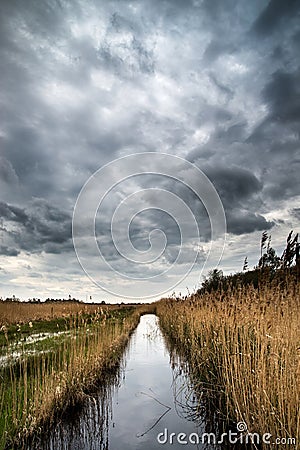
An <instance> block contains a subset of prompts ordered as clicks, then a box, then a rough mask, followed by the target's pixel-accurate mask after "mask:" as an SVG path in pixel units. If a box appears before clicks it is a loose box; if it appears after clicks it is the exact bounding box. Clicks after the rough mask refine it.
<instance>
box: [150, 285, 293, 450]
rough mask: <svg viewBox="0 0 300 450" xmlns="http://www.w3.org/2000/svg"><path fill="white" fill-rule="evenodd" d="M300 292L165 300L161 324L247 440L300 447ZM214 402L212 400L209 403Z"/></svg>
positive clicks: (273, 289) (247, 291) (289, 288)
mask: <svg viewBox="0 0 300 450" xmlns="http://www.w3.org/2000/svg"><path fill="white" fill-rule="evenodd" d="M299 306H300V288H299V283H296V282H295V280H294V279H291V280H290V281H289V282H288V284H287V285H286V286H285V287H284V288H280V287H279V286H278V285H276V284H273V285H268V286H265V287H261V289H260V290H257V289H254V288H252V287H249V286H247V287H242V286H241V287H236V288H234V289H229V290H228V291H227V292H222V291H218V292H214V293H211V294H201V295H199V294H198V295H193V296H191V297H190V298H189V299H188V300H186V301H181V300H179V301H178V300H175V299H174V300H162V301H160V302H159V303H158V306H157V312H158V315H159V317H160V324H161V326H162V328H163V330H164V331H165V332H166V334H167V335H168V336H169V337H171V339H172V340H173V342H175V346H176V348H177V349H179V352H181V354H184V355H185V357H186V358H187V360H188V362H189V366H190V369H191V373H192V374H193V378H194V380H196V383H198V387H199V390H202V391H204V392H205V391H206V392H210V391H213V392H214V393H215V392H218V394H219V395H218V396H217V397H218V398H219V402H218V408H219V414H220V416H223V417H224V418H225V419H226V420H227V422H228V421H229V420H234V421H236V422H238V421H244V422H245V423H246V424H247V425H248V429H249V430H250V432H258V433H260V435H262V434H263V433H267V432H268V433H271V434H272V435H273V436H277V437H292V438H297V439H298V442H299V439H300V326H299V324H300V308H299ZM212 397H215V395H213V396H212Z"/></svg>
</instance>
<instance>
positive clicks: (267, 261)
mask: <svg viewBox="0 0 300 450" xmlns="http://www.w3.org/2000/svg"><path fill="white" fill-rule="evenodd" d="M267 241H268V243H267V245H266V242H267ZM264 249H266V252H264V253H263V250H264ZM260 255H261V256H260V259H259V261H258V267H259V268H260V269H264V268H266V267H268V268H269V269H271V271H272V272H275V271H276V270H277V269H278V268H279V267H280V258H279V256H277V255H276V252H275V250H274V249H273V248H272V247H271V235H270V236H268V233H267V232H266V231H264V232H263V234H262V238H261V246H260Z"/></svg>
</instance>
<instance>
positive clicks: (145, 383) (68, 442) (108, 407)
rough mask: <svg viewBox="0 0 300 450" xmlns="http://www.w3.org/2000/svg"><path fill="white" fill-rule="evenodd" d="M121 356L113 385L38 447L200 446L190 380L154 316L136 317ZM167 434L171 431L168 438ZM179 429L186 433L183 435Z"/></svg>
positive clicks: (74, 449)
mask: <svg viewBox="0 0 300 450" xmlns="http://www.w3.org/2000/svg"><path fill="white" fill-rule="evenodd" d="M124 360H125V362H124V367H123V368H121V371H120V374H119V377H118V381H117V382H116V380H115V385H114V384H113V383H112V384H111V385H110V386H107V387H106V388H105V390H102V391H99V393H98V394H97V396H96V397H95V395H93V396H92V397H91V399H90V401H89V402H88V405H87V406H86V407H84V408H83V410H82V411H81V413H80V414H79V416H78V417H77V419H75V420H74V418H72V420H70V421H69V422H63V423H61V424H60V425H59V426H57V427H56V428H55V430H54V431H53V432H52V433H51V435H50V437H49V438H48V439H46V441H44V442H43V443H42V444H41V443H40V447H39V448H43V449H47V450H79V449H80V450H83V449H84V450H85V449H87V450H96V449H97V450H104V449H105V450H135V449H145V450H152V449H153V450H154V449H163V448H170V449H179V448H180V449H182V448H194V449H197V448H198V449H202V448H204V446H202V445H201V444H198V445H196V443H194V442H195V434H197V435H201V433H203V432H204V430H202V429H201V428H199V425H197V424H196V423H195V422H193V421H192V420H191V417H190V411H191V409H192V406H193V398H192V396H193V395H192V390H191V387H190V382H189V379H188V377H187V376H186V375H185V374H184V372H183V371H181V370H180V369H179V368H178V366H177V368H176V367H174V364H172V363H171V361H170V354H169V352H168V350H167V347H166V344H165V341H164V338H163V336H162V333H161V331H160V329H159V326H158V318H157V317H156V316H155V315H153V314H147V315H144V316H142V317H141V320H140V323H139V325H138V327H137V329H136V330H135V332H134V334H133V335H132V337H131V340H130V343H129V346H128V349H127V352H126V355H125V357H124ZM172 366H173V367H172ZM194 406H195V405H194ZM171 433H175V434H176V435H173V436H171ZM179 433H185V434H186V435H187V438H184V436H179ZM193 436H194V438H193ZM188 438H191V440H192V443H191V442H188V443H187V444H184V443H183V442H182V443H180V441H185V440H187V441H189V439H188ZM178 439H179V442H178ZM205 448H206V449H208V448H209V447H208V446H207V445H206V446H205ZM214 448H215V447H214Z"/></svg>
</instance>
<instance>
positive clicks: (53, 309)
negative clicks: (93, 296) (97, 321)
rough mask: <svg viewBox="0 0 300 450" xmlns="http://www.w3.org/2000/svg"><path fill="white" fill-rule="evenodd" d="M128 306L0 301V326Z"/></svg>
mask: <svg viewBox="0 0 300 450" xmlns="http://www.w3.org/2000/svg"><path fill="white" fill-rule="evenodd" d="M122 307H128V305H125V304H124V305H102V304H94V305H92V304H88V303H77V302H69V301H67V302H64V301H61V302H55V303H54V302H53V303H48V302H47V303H34V304H33V303H24V302H2V301H1V302H0V326H2V325H11V324H16V323H20V324H21V323H26V322H29V321H32V322H33V321H36V320H51V319H56V318H59V317H69V316H71V315H73V314H78V313H79V314H93V313H96V312H97V311H99V308H101V309H102V310H103V311H111V310H114V309H116V308H122Z"/></svg>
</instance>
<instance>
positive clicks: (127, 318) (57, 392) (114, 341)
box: [0, 308, 143, 448]
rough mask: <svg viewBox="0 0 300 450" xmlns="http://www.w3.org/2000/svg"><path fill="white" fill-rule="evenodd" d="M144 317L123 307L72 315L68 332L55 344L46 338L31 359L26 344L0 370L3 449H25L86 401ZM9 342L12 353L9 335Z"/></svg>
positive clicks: (0, 437) (0, 422)
mask: <svg viewBox="0 0 300 450" xmlns="http://www.w3.org/2000/svg"><path fill="white" fill-rule="evenodd" d="M142 313H143V310H142V309H141V308H137V309H135V308H124V309H122V310H121V311H119V310H117V311H115V312H114V313H112V312H110V311H106V312H105V311H103V309H98V310H96V311H95V312H94V313H93V314H87V313H81V314H76V315H71V316H69V317H68V318H67V319H66V320H67V322H68V323H67V324H65V329H66V330H68V333H67V334H66V335H65V336H64V337H63V338H61V339H58V340H57V342H56V343H55V344H54V342H53V340H52V339H47V340H46V343H45V344H43V345H44V348H42V349H41V348H39V351H37V352H36V354H34V353H33V354H32V353H29V352H28V348H27V347H26V345H25V343H24V347H23V351H22V352H21V355H20V357H19V358H18V359H17V360H14V359H12V360H11V361H10V363H9V364H6V365H5V366H3V367H2V368H1V369H0V379H1V384H0V407H1V415H0V448H14V446H15V447H16V448H21V447H20V446H21V444H22V442H25V440H26V438H27V437H28V436H30V435H32V434H34V433H36V432H37V431H38V430H39V429H42V428H43V427H45V425H46V424H47V425H48V426H49V425H51V423H53V422H54V421H55V420H56V418H57V417H58V416H59V415H61V414H63V412H64V411H66V410H67V409H68V408H71V407H73V406H74V405H78V404H80V403H82V402H84V401H85V399H87V398H88V397H89V392H90V390H91V389H93V387H94V386H95V384H97V383H98V382H99V380H100V381H101V378H104V377H105V374H106V373H108V372H109V371H110V369H111V368H112V367H114V366H115V365H116V364H118V361H119V360H120V357H121V356H122V353H123V351H124V348H125V346H126V343H127V341H128V338H129V336H130V334H131V333H132V331H133V330H134V329H135V327H136V326H137V324H138V321H139V317H140V315H141V314H142ZM34 328H35V322H33V326H32V329H34ZM25 331H26V330H25ZM27 331H28V330H27ZM3 333H4V332H3ZM4 334H5V333H4ZM11 339H12V342H14V340H15V336H14V334H12V335H11ZM6 340H7V346H6V349H7V352H10V351H11V348H10V342H9V336H8V334H7V333H6ZM24 342H26V341H24Z"/></svg>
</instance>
